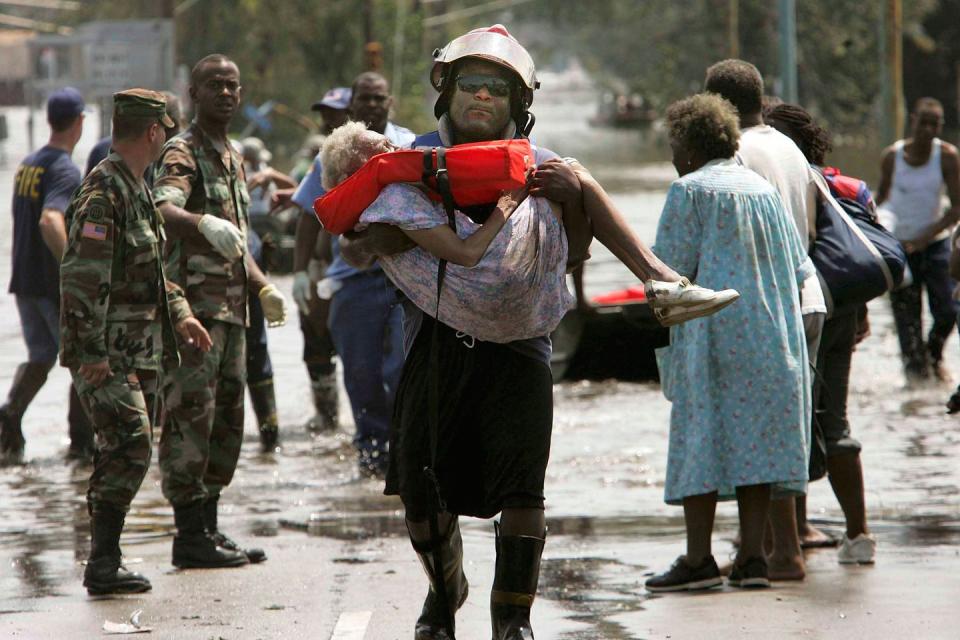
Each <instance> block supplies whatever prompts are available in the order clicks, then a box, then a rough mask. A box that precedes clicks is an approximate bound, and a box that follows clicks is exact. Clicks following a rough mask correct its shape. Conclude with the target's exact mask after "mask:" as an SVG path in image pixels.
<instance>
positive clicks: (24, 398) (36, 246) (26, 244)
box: [0, 87, 93, 463]
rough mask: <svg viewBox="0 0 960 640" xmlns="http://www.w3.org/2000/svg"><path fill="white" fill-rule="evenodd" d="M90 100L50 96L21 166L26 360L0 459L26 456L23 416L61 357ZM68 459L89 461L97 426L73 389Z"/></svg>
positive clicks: (14, 282) (16, 284)
mask: <svg viewBox="0 0 960 640" xmlns="http://www.w3.org/2000/svg"><path fill="white" fill-rule="evenodd" d="M85 107H86V105H85V104H84V102H83V97H82V96H81V95H80V92H79V91H77V90H76V89H74V88H73V87H64V88H62V89H57V90H56V91H54V92H53V93H51V94H50V96H49V98H48V99H47V122H48V123H49V124H50V139H49V142H47V144H46V145H44V146H43V147H42V148H41V149H39V150H38V151H35V152H34V153H32V154H30V155H29V156H27V157H26V158H25V159H24V161H23V162H22V163H21V164H20V166H19V167H18V168H17V173H16V177H15V178H14V189H13V206H12V210H13V252H12V258H13V269H12V275H11V277H10V289H9V291H10V293H12V294H14V295H15V296H16V299H17V310H18V311H19V313H20V322H21V326H22V328H23V338H24V341H25V342H26V343H27V353H28V358H27V362H25V363H23V364H21V365H20V366H19V367H17V371H16V373H15V374H14V376H13V384H12V386H11V387H10V391H9V392H8V396H7V402H6V403H5V404H4V405H3V406H2V407H0V461H3V462H5V463H18V462H20V461H22V459H23V449H24V438H23V432H22V430H21V424H20V423H21V420H22V418H23V414H24V412H25V411H26V410H27V406H28V405H29V404H30V401H31V400H33V398H34V396H36V395H37V392H38V391H40V388H41V387H42V386H43V384H44V382H46V380H47V374H48V373H49V372H50V369H51V368H52V367H53V365H54V364H56V362H57V351H58V350H59V336H60V319H59V316H60V260H61V258H62V257H63V250H64V247H65V246H66V243H67V230H66V225H65V223H64V218H63V214H64V211H66V210H67V205H68V204H69V203H70V198H71V196H72V195H73V192H74V191H76V189H77V187H79V186H80V169H78V168H77V166H76V165H75V164H73V162H72V161H71V159H70V156H71V154H72V153H73V149H74V147H75V146H76V144H77V141H79V140H80V135H81V134H82V132H83V112H84V109H85ZM69 422H70V450H69V453H68V457H69V458H77V459H89V458H90V457H91V456H92V452H93V431H92V429H91V428H90V423H89V421H88V420H87V418H86V416H85V415H84V413H83V409H82V408H81V407H80V403H79V401H78V399H77V394H76V391H74V390H73V388H72V387H71V391H70V417H69Z"/></svg>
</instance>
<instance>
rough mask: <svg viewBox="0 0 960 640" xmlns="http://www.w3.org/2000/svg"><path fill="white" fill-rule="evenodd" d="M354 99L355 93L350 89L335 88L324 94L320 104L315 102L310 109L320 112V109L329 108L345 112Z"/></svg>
mask: <svg viewBox="0 0 960 640" xmlns="http://www.w3.org/2000/svg"><path fill="white" fill-rule="evenodd" d="M352 97H353V91H351V90H350V87H334V88H333V89H330V91H327V92H326V93H325V94H323V99H322V100H320V102H314V103H313V106H311V107H310V109H311V110H313V111H320V109H323V108H327V109H336V110H337V111H343V110H344V109H346V108H347V107H349V106H350V99H351V98H352Z"/></svg>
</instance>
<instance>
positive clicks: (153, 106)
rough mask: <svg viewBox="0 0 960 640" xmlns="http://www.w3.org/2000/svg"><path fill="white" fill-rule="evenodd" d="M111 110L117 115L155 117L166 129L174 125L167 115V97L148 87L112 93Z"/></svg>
mask: <svg viewBox="0 0 960 640" xmlns="http://www.w3.org/2000/svg"><path fill="white" fill-rule="evenodd" d="M113 111H114V113H116V114H117V115H118V116H139V117H144V118H149V117H155V118H156V119H157V120H158V121H159V122H160V124H162V125H163V126H164V127H167V128H168V129H169V128H171V127H173V126H175V124H174V122H173V120H171V119H170V116H168V115H167V98H166V96H164V95H163V94H162V93H160V92H158V91H150V90H149V89H126V90H124V91H118V92H117V93H115V94H113Z"/></svg>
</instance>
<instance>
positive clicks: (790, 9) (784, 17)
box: [780, 0, 800, 104]
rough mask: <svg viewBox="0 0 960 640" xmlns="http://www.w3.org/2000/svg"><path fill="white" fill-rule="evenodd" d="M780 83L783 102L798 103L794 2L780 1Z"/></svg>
mask: <svg viewBox="0 0 960 640" xmlns="http://www.w3.org/2000/svg"><path fill="white" fill-rule="evenodd" d="M780 81H781V82H782V84H783V88H782V89H781V94H782V95H781V97H782V98H783V101H784V102H791V103H794V104H796V103H797V102H799V101H800V97H799V91H798V90H797V6H796V1H795V0H780Z"/></svg>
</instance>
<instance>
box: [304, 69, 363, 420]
mask: <svg viewBox="0 0 960 640" xmlns="http://www.w3.org/2000/svg"><path fill="white" fill-rule="evenodd" d="M352 96H353V91H352V90H351V89H350V87H334V88H333V89H330V90H329V91H327V92H326V93H325V94H323V98H322V99H321V100H319V101H317V102H314V103H313V105H312V106H311V107H310V108H311V109H312V110H313V111H317V112H319V113H320V118H321V120H322V121H323V122H322V124H321V127H320V130H321V133H322V135H321V136H318V137H319V138H320V140H319V144H318V145H317V149H316V152H315V153H314V154H313V155H311V156H310V164H309V165H308V167H309V166H312V165H313V161H314V160H315V158H319V156H320V147H321V146H322V144H323V138H324V137H325V136H326V135H328V134H329V133H330V132H331V131H333V130H334V129H336V128H337V127H339V126H340V125H342V124H344V123H346V122H347V120H348V119H349V117H350V112H349V108H350V99H351V97H352ZM308 173H309V171H308V170H306V171H305V172H304V174H303V175H301V176H300V178H299V179H298V183H299V182H302V181H303V178H304V177H305V176H306V175H307V174H308ZM314 177H315V178H316V176H314ZM317 183H318V184H319V181H317ZM294 191H295V190H294ZM290 195H291V196H292V195H293V191H291V193H290ZM318 227H319V225H318V224H317V222H316V218H314V216H312V215H303V216H300V219H299V220H298V222H297V235H296V237H297V244H296V247H295V248H294V253H293V263H294V299H295V300H296V303H297V308H298V309H299V310H300V331H301V332H302V333H303V362H304V364H305V365H307V375H308V376H310V389H311V392H312V396H313V406H314V408H315V409H316V415H314V416H313V417H312V418H310V420H309V421H307V425H306V427H307V429H308V430H309V431H313V432H321V431H329V430H331V429H335V428H336V427H337V423H338V422H339V410H338V405H339V397H338V393H337V371H336V363H335V362H334V360H333V357H334V355H336V350H335V349H334V347H333V340H332V338H331V337H330V330H329V329H328V328H327V320H328V318H329V315H330V300H329V299H321V298H320V297H319V296H317V294H316V290H317V283H318V282H320V281H321V280H322V279H323V277H324V272H325V271H326V269H327V267H328V266H329V264H330V261H331V258H332V248H331V245H330V236H329V235H328V234H325V233H322V232H320V231H319V228H318Z"/></svg>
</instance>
